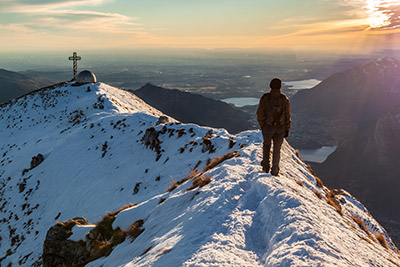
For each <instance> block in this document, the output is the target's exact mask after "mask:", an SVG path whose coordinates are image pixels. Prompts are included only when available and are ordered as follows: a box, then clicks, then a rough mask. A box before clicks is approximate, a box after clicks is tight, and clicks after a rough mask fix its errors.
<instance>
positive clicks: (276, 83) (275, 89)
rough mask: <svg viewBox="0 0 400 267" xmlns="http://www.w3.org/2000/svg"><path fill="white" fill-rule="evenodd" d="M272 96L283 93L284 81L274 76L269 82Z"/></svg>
mask: <svg viewBox="0 0 400 267" xmlns="http://www.w3.org/2000/svg"><path fill="white" fill-rule="evenodd" d="M269 87H270V88H271V94H272V96H279V95H280V94H281V87H282V81H281V79H279V78H274V79H272V80H271V82H270V83H269Z"/></svg>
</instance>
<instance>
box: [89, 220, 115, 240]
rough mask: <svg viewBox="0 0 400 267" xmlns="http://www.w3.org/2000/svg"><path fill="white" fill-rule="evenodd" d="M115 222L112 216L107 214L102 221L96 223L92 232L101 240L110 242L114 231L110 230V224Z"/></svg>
mask: <svg viewBox="0 0 400 267" xmlns="http://www.w3.org/2000/svg"><path fill="white" fill-rule="evenodd" d="M114 220H115V216H114V215H110V214H107V215H105V216H104V217H103V219H102V220H101V221H100V222H98V223H97V224H96V226H95V228H94V229H93V230H92V231H96V232H97V233H99V234H100V235H101V236H102V238H103V240H110V239H111V237H112V236H113V235H114V229H113V228H112V223H113V222H114Z"/></svg>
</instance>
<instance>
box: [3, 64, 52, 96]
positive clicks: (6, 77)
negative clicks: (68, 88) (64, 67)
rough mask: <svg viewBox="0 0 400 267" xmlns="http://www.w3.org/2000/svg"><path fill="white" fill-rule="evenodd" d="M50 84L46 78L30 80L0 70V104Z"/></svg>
mask: <svg viewBox="0 0 400 267" xmlns="http://www.w3.org/2000/svg"><path fill="white" fill-rule="evenodd" d="M51 83H53V82H52V81H50V80H49V79H46V78H41V77H37V78H32V77H29V76H26V75H23V74H20V73H17V72H13V71H8V70H5V69H0V103H2V102H6V101H7V100H9V99H11V98H15V97H18V96H20V95H23V94H25V93H27V92H29V91H31V90H32V89H34V88H39V87H42V86H44V85H47V84H51Z"/></svg>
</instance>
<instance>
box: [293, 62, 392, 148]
mask: <svg viewBox="0 0 400 267" xmlns="http://www.w3.org/2000/svg"><path fill="white" fill-rule="evenodd" d="M399 104H400V61H398V60H396V59H392V58H382V59H375V60H373V61H372V62H370V63H369V64H367V65H365V66H360V67H354V68H352V69H350V70H347V71H343V72H339V73H336V74H334V75H332V76H330V77H329V78H327V79H325V80H323V81H322V82H321V83H320V84H318V85H317V86H315V87H314V88H312V89H310V90H303V91H300V92H299V93H298V94H296V95H295V96H294V97H293V98H292V112H293V117H294V120H293V131H292V133H293V134H292V135H291V136H290V139H289V141H290V143H291V144H292V145H293V146H295V147H320V146H324V145H334V144H336V143H337V142H338V141H339V140H341V139H342V138H344V137H346V136H347V135H349V134H351V133H352V132H354V131H355V130H356V129H358V128H359V127H362V126H364V125H366V124H368V123H369V122H371V121H372V120H374V119H377V118H378V117H380V116H382V115H383V114H385V113H386V112H389V111H390V110H391V109H393V108H394V107H395V106H397V105H399Z"/></svg>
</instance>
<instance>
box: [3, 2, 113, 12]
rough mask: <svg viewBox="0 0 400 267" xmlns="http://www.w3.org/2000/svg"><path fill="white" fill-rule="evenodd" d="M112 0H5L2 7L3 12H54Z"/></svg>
mask: <svg viewBox="0 0 400 267" xmlns="http://www.w3.org/2000/svg"><path fill="white" fill-rule="evenodd" d="M107 2H111V1H110V0H60V1H43V0H42V1H19V2H12V1H5V3H4V4H2V7H0V11H2V12H10V13H26V14H28V13H36V14H38V13H42V14H43V13H49V12H50V13H52V12H55V11H56V10H58V9H62V8H74V7H80V6H94V5H101V4H104V3H107Z"/></svg>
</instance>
